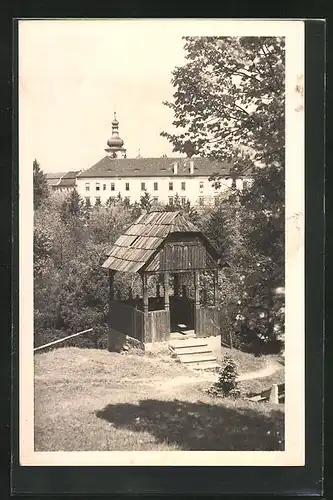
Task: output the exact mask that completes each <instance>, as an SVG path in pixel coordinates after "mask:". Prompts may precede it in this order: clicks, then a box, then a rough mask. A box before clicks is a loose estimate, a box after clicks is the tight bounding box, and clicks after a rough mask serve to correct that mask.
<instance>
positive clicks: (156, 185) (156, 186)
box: [154, 182, 158, 191]
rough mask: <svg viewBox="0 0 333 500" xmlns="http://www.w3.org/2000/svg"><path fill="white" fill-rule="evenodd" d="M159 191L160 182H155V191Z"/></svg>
mask: <svg viewBox="0 0 333 500" xmlns="http://www.w3.org/2000/svg"><path fill="white" fill-rule="evenodd" d="M157 190H158V182H154V191H157Z"/></svg>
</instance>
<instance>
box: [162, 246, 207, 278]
mask: <svg viewBox="0 0 333 500" xmlns="http://www.w3.org/2000/svg"><path fill="white" fill-rule="evenodd" d="M205 268H206V249H205V247H204V246H203V245H201V244H200V243H199V242H186V243H180V242H177V243H167V244H166V245H165V246H164V247H163V248H162V250H161V252H160V270H161V271H175V270H183V271H185V270H191V269H205Z"/></svg>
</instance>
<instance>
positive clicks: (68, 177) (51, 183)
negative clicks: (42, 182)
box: [45, 170, 81, 192]
mask: <svg viewBox="0 0 333 500" xmlns="http://www.w3.org/2000/svg"><path fill="white" fill-rule="evenodd" d="M80 172H81V170H79V171H70V172H58V173H46V174H45V176H46V182H47V185H48V187H49V189H51V190H52V191H61V192H63V191H64V192H69V191H72V190H73V189H75V187H76V177H77V175H78V174H79V173H80Z"/></svg>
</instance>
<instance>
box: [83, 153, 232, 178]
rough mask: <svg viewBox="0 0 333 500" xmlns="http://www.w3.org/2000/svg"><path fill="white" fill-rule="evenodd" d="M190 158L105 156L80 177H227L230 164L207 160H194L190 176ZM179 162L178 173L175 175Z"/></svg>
mask: <svg viewBox="0 0 333 500" xmlns="http://www.w3.org/2000/svg"><path fill="white" fill-rule="evenodd" d="M189 161H190V160H189V158H165V157H162V158H111V157H110V156H105V157H104V158H103V159H102V160H100V161H99V162H98V163H96V165H93V166H92V167H90V168H88V169H87V170H85V171H84V172H81V173H80V174H79V175H78V177H79V178H86V177H151V176H154V177H157V176H158V177H164V176H173V175H181V176H184V175H189V176H190V175H191V176H193V175H200V176H201V175H205V176H206V175H212V174H214V173H219V174H221V175H227V174H228V173H229V170H230V168H231V165H230V164H226V163H220V162H213V161H211V160H208V159H207V158H193V161H194V172H193V174H190V171H189ZM175 162H177V164H178V173H177V174H174V173H173V165H174V163H175Z"/></svg>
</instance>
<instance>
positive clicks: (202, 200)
mask: <svg viewBox="0 0 333 500" xmlns="http://www.w3.org/2000/svg"><path fill="white" fill-rule="evenodd" d="M110 198H111V201H115V200H116V199H117V197H116V196H110ZM85 200H86V203H87V204H90V202H91V199H90V196H86V197H85ZM125 200H126V201H128V202H130V201H131V197H130V196H125ZM153 201H154V203H158V196H154V197H153ZM186 202H187V198H186V197H185V196H182V197H181V198H180V203H181V204H182V205H183V206H185V205H186ZM95 203H97V204H99V203H101V197H100V196H95ZM168 203H169V205H171V206H172V205H173V204H174V197H173V196H169V198H168ZM217 203H218V198H217V197H216V198H215V204H217ZM204 204H205V198H204V196H200V197H199V205H201V206H203V205H204Z"/></svg>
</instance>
